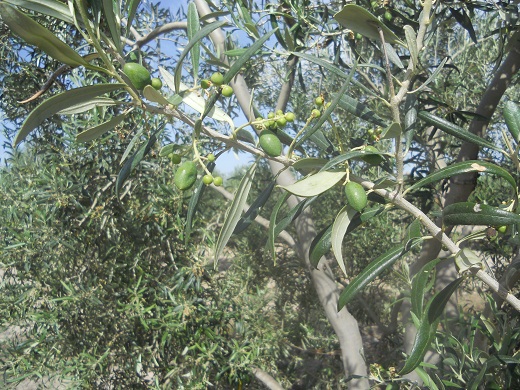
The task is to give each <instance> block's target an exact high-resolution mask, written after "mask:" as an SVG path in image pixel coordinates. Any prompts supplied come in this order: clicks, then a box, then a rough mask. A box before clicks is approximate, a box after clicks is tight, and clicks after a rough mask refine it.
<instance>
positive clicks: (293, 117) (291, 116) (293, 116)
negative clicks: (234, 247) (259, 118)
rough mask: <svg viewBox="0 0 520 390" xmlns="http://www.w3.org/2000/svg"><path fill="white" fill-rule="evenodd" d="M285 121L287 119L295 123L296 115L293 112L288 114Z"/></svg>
mask: <svg viewBox="0 0 520 390" xmlns="http://www.w3.org/2000/svg"><path fill="white" fill-rule="evenodd" d="M285 119H287V122H294V120H295V119H296V115H294V113H292V112H286V113H285Z"/></svg>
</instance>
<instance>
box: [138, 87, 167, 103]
mask: <svg viewBox="0 0 520 390" xmlns="http://www.w3.org/2000/svg"><path fill="white" fill-rule="evenodd" d="M143 96H144V97H145V98H146V99H148V100H150V101H151V102H154V103H159V104H160V105H162V106H169V105H170V104H171V103H170V101H168V99H166V98H165V97H164V96H163V95H162V93H160V92H159V91H157V90H156V89H155V88H154V87H152V86H151V85H147V86H145V87H144V88H143Z"/></svg>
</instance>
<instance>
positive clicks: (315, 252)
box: [309, 223, 333, 267]
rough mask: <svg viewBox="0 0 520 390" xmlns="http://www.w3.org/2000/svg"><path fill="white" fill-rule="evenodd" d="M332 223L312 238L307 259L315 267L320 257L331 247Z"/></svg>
mask: <svg viewBox="0 0 520 390" xmlns="http://www.w3.org/2000/svg"><path fill="white" fill-rule="evenodd" d="M332 225H333V224H332V223H331V224H330V225H329V226H327V227H326V228H325V229H323V230H322V231H321V232H320V233H319V234H318V235H317V236H316V237H314V240H312V242H311V247H310V248H309V260H310V262H311V264H312V266H313V267H317V266H318V263H319V262H320V259H321V258H322V257H323V256H325V255H326V254H327V253H329V251H330V250H331V248H332V242H331V237H332Z"/></svg>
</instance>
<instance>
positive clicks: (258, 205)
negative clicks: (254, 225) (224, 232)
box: [233, 180, 276, 234]
mask: <svg viewBox="0 0 520 390" xmlns="http://www.w3.org/2000/svg"><path fill="white" fill-rule="evenodd" d="M275 186H276V181H274V180H273V181H272V182H271V183H269V185H268V186H267V187H266V188H265V189H264V190H263V191H262V192H261V193H260V194H259V195H258V197H257V198H256V199H255V201H254V202H253V203H252V204H251V206H249V208H248V209H247V211H246V212H245V213H244V215H243V216H242V218H240V220H239V221H238V223H237V225H236V226H235V230H234V231H233V234H239V233H242V232H243V231H244V230H246V229H247V227H248V226H249V225H251V222H253V221H254V220H255V218H256V217H257V215H258V213H259V212H260V210H261V209H262V207H264V205H265V203H266V202H267V200H268V199H269V197H270V196H271V193H272V192H273V189H274V187H275Z"/></svg>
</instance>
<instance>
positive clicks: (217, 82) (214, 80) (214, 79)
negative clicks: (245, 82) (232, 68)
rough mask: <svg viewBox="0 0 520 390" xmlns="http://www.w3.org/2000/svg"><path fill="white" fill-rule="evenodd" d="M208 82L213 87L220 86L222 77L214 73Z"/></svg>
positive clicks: (222, 80)
mask: <svg viewBox="0 0 520 390" xmlns="http://www.w3.org/2000/svg"><path fill="white" fill-rule="evenodd" d="M210 80H211V82H212V83H213V84H215V85H218V86H220V85H222V84H224V75H223V74H222V73H220V72H215V73H213V74H212V75H211V77H210Z"/></svg>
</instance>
